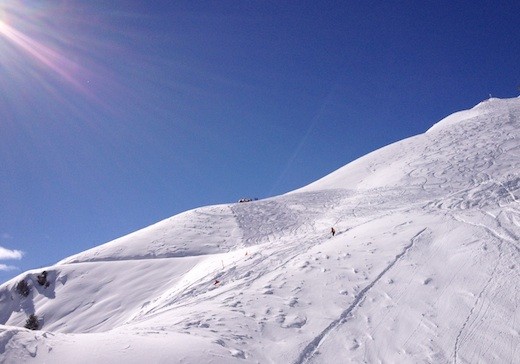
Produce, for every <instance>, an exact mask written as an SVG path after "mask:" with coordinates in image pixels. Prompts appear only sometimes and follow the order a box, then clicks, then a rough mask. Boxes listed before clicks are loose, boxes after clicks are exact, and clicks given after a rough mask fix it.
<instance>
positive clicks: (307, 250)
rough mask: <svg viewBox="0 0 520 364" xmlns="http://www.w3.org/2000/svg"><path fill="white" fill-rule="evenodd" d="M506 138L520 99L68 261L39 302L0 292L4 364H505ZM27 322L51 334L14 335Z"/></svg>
mask: <svg viewBox="0 0 520 364" xmlns="http://www.w3.org/2000/svg"><path fill="white" fill-rule="evenodd" d="M519 123H520V99H518V100H517V99H511V100H488V101H486V102H483V103H482V104H479V105H478V106H476V107H475V108H473V109H471V110H466V111H463V112H460V113H456V114H453V115H451V116H449V117H448V118H446V119H444V120H443V121H441V122H439V123H437V124H436V125H435V126H434V127H432V128H431V129H430V130H429V131H428V132H426V133H425V134H422V135H419V136H417V137H412V138H408V139H406V140H403V141H401V142H398V143H394V144H392V145H390V146H387V147H385V148H382V149H381V150H378V151H375V152H373V153H370V154H369V155H367V156H365V157H363V158H360V159H359V160H357V161H354V162H352V163H351V164H349V165H347V166H345V167H343V168H341V169H339V170H337V171H336V172H333V173H332V174H330V175H329V176H326V177H324V178H323V179H322V180H319V181H316V182H315V183H313V184H311V185H309V186H306V187H304V188H302V189H300V190H297V191H293V192H291V193H288V194H286V195H283V196H277V197H274V198H269V199H265V200H259V201H253V202H249V203H242V204H229V205H217V206H208V207H202V208H198V209H194V210H191V211H187V212H185V213H182V214H179V215H176V216H174V217H172V218H169V219H166V220H164V221H161V222H159V223H157V224H154V225H152V226H150V227H148V228H145V229H142V230H140V231H137V232H135V233H132V234H129V235H128V236H125V237H121V238H119V239H116V240H114V241H112V242H109V243H107V244H103V245H101V246H99V247H96V248H93V249H90V250H88V251H85V252H82V253H80V254H77V255H75V256H72V257H69V258H67V259H65V260H63V261H62V262H60V263H58V264H57V265H55V266H52V267H49V269H48V271H49V279H50V281H51V285H50V288H49V289H47V290H46V289H44V288H42V287H39V286H38V285H37V284H36V283H35V282H36V281H35V279H36V278H35V277H36V275H37V274H38V272H37V271H36V270H35V271H33V272H29V273H25V274H24V275H20V276H19V277H17V278H16V279H15V280H12V281H11V282H8V283H6V284H4V285H3V286H2V288H1V289H0V304H1V305H2V306H1V308H2V310H1V311H0V318H1V320H2V322H1V323H2V324H6V325H13V326H2V327H1V328H0V361H3V360H5V362H6V363H12V362H15V363H18V362H20V363H21V362H28V361H29V360H33V359H35V358H36V359H37V360H38V359H39V360H40V362H45V361H47V362H57V361H59V360H58V359H61V361H62V362H66V361H69V362H70V359H71V358H74V357H75V355H77V354H76V349H79V350H80V351H79V352H81V353H83V355H86V356H85V357H88V355H90V354H97V353H98V351H99V353H100V354H99V355H98V356H97V357H96V358H105V359H106V358H109V359H108V360H107V361H112V362H113V361H115V360H118V359H119V356H124V357H125V360H126V361H128V362H131V363H140V362H143V361H145V360H149V361H154V359H155V361H156V362H166V361H165V360H167V359H165V358H171V357H175V358H182V360H181V359H179V361H180V362H185V363H188V364H191V363H199V362H209V361H212V360H213V362H215V363H218V364H221V363H226V364H228V363H239V362H243V363H259V362H260V363H263V362H266V363H269V362H271V363H278V362H287V361H290V362H293V363H294V364H303V363H309V362H320V363H321V362H326V360H329V362H330V359H333V360H336V359H337V356H338V355H339V359H341V360H342V361H343V362H346V361H351V362H356V363H357V362H400V363H405V362H406V363H416V362H435V363H437V362H439V363H444V362H453V363H454V364H458V363H463V362H464V363H465V362H496V361H498V360H500V361H501V362H509V363H515V362H517V356H518V355H517V353H518V352H519V351H520V329H519V327H518V326H517V325H518V322H519V321H520V309H519V303H518V302H519V301H518V299H519V291H520V283H518V282H520V273H519V267H520V243H519V240H520V206H519V205H518V204H519V201H520V172H519V171H520V131H519V130H520V125H519ZM331 226H333V227H335V229H336V231H337V233H336V236H335V237H334V238H332V237H330V235H329V231H330V227H331ZM425 242H427V244H426V243H425ZM22 278H23V279H26V280H28V281H29V282H30V284H31V285H32V287H33V288H34V289H33V292H32V293H31V295H30V296H29V297H27V298H20V297H19V296H17V295H16V292H15V289H14V286H15V284H16V280H19V279H22ZM384 278H386V279H384ZM385 282H386V284H385ZM362 287H363V288H362ZM32 312H36V313H38V314H40V313H42V316H43V320H42V323H43V330H49V331H50V332H44V333H43V334H42V332H43V331H40V332H37V333H33V332H28V331H27V330H25V329H23V328H21V326H23V323H24V321H25V319H26V314H29V313H32ZM517 316H518V317H517ZM14 326H17V328H14ZM85 333H88V335H87V336H82V335H83V334H85ZM54 335H56V336H54ZM75 335H78V336H75ZM172 336H173V337H174V338H175V340H172V339H171V337H172ZM80 337H81V339H80ZM114 337H116V339H114ZM156 337H160V338H161V339H160V340H157V339H155V338H156ZM111 340H112V341H111ZM177 340H180V342H182V343H183V345H169V344H170V343H171V342H172V341H173V342H177ZM183 340H184V341H183ZM342 340H343V341H342ZM348 340H350V341H348ZM142 341H146V345H141V344H142ZM84 342H86V343H84ZM54 345H56V348H57V349H56V350H53V346H54ZM101 347H103V349H101ZM114 347H118V348H122V349H117V350H112V349H113V348H114ZM139 347H142V348H141V349H137V348H139ZM64 348H69V349H68V350H70V355H69V356H66V354H63V353H64V352H65V353H67V349H64ZM70 348H73V349H70ZM154 348H155V349H160V350H154ZM200 348H203V349H200ZM358 348H362V349H361V350H357V349H358ZM345 349H346V350H345ZM60 350H61V351H60ZM103 350H104V351H103ZM183 350H184V351H183ZM327 350H329V351H327ZM341 350H344V351H343V352H342V351H341ZM354 350H357V352H355V351H354ZM112 352H115V353H117V354H112ZM181 352H182V354H181ZM60 353H61V354H60ZM160 353H162V354H160ZM136 354H140V355H141V356H139V355H137V356H136ZM45 355H48V356H45ZM52 355H57V356H55V357H53V356H52ZM59 355H65V356H63V357H60V356H59ZM103 355H105V357H103ZM107 355H108V356H107ZM110 355H112V356H110ZM113 355H116V357H114V356H113ZM125 355H126V356H125ZM159 355H164V356H159ZM172 355H173V356H172ZM341 355H343V356H341ZM6 358H7V359H6ZM13 358H15V359H13ZM24 358H26V359H27V360H25V359H24ZM56 358H58V359H56ZM9 359H10V360H9ZM65 359H68V360H65ZM24 360H25V361H24ZM183 360H184V361H183ZM84 362H86V361H84Z"/></svg>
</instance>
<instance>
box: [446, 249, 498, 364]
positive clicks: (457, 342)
mask: <svg viewBox="0 0 520 364" xmlns="http://www.w3.org/2000/svg"><path fill="white" fill-rule="evenodd" d="M501 246H502V243H500V244H499V246H498V247H499V256H498V258H497V260H496V264H495V266H494V267H493V271H492V272H491V275H490V277H489V279H488V280H487V282H486V283H485V284H484V287H482V290H481V291H480V293H479V294H478V296H477V298H476V299H475V302H474V303H473V306H472V307H471V309H470V310H469V313H468V315H467V316H466V320H464V323H463V324H462V327H461V328H460V330H459V332H458V334H457V337H456V338H455V345H454V348H453V364H457V358H458V356H459V349H460V346H461V341H462V334H463V333H464V331H465V329H466V327H467V326H468V323H469V320H470V318H471V317H472V316H473V313H474V311H475V309H476V308H477V306H478V304H479V302H480V300H481V299H482V298H483V297H484V293H485V292H486V291H487V289H488V286H489V285H490V284H491V282H492V281H493V279H494V278H495V273H496V271H497V268H498V265H499V263H500V260H501V259H502V250H501Z"/></svg>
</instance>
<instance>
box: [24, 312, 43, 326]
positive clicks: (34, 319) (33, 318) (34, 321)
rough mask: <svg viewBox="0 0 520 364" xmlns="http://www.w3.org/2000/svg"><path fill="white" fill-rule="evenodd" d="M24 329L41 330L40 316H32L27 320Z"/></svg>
mask: <svg viewBox="0 0 520 364" xmlns="http://www.w3.org/2000/svg"><path fill="white" fill-rule="evenodd" d="M24 327H25V328H26V329H29V330H38V329H39V328H40V323H39V322H38V316H36V315H35V314H31V315H30V316H29V318H28V319H27V321H25V326H24Z"/></svg>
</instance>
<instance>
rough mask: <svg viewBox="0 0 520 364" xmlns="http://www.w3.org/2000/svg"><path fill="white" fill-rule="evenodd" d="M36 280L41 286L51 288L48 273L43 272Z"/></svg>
mask: <svg viewBox="0 0 520 364" xmlns="http://www.w3.org/2000/svg"><path fill="white" fill-rule="evenodd" d="M36 278H37V280H38V284H39V285H40V286H45V287H49V282H48V281H47V271H43V272H41V273H40V274H38V277H36Z"/></svg>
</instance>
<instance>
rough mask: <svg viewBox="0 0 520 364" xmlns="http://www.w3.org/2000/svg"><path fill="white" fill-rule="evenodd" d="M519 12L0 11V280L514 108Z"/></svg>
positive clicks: (103, 6)
mask: <svg viewBox="0 0 520 364" xmlns="http://www.w3.org/2000/svg"><path fill="white" fill-rule="evenodd" d="M519 13H520V4H517V3H514V2H508V1H497V2H493V3H489V2H485V1H471V2H470V1H457V2H452V1H441V2H435V3H428V2H414V1H404V2H393V1H390V2H377V1H366V2H351V1H346V2H345V1H331V2H326V3H322V2H314V1H286V2H285V1H284V2H264V1H250V2H242V1H219V2H212V1H200V2H196V3H194V2H191V1H176V2H174V3H172V2H169V1H163V0H160V1H156V2H153V3H146V2H139V1H121V0H116V1H113V2H110V3H109V4H107V3H106V2H102V1H99V0H93V1H89V2H88V3H85V2H81V1H77V0H73V1H68V2H55V1H50V0H43V1H39V2H30V1H28V2H18V1H14V0H2V1H0V92H1V94H0V166H1V168H0V193H1V196H0V201H2V203H1V204H0V247H3V248H4V249H6V251H10V252H13V254H14V252H23V255H22V254H20V255H19V257H18V256H17V258H16V259H15V260H14V262H15V264H14V265H7V264H3V265H1V266H0V278H2V279H3V280H6V279H9V278H10V277H13V276H14V275H16V274H19V273H21V272H22V271H24V270H27V269H30V268H38V267H42V266H46V265H50V264H53V263H55V262H56V261H58V260H61V259H62V258H64V257H66V256H69V255H72V254H75V253H77V252H80V251H83V250H86V249H88V248H91V247H93V246H97V245H99V244H102V243H104V242H106V241H110V240H113V239H115V238H117V237H120V236H122V235H125V234H127V233H130V232H133V231H136V230H138V229H139V228H142V227H145V226H148V225H150V224H152V223H154V222H157V221H159V220H162V219H164V218H166V217H169V216H172V215H175V214H177V213H180V212H182V211H186V210H189V209H191V208H195V207H198V206H203V205H213V204H219V203H230V202H234V201H237V200H238V199H239V198H242V197H258V198H264V197H270V196H273V195H278V194H283V193H286V192H289V191H292V190H295V189H297V188H300V187H302V186H304V185H307V184H309V183H311V182H313V181H315V180H317V179H319V178H321V177H323V176H325V175H326V174H328V173H330V172H332V171H334V170H336V169H338V168H340V167H342V166H343V165H345V164H347V163H349V162H350V161H352V160H355V159H356V158H358V157H361V156H363V155H365V154H367V153H369V152H371V151H373V150H376V149H378V148H380V147H383V146H385V145H388V144H390V143H393V142H395V141H398V140H402V139H404V138H407V137H409V136H412V135H416V134H420V133H423V132H424V131H426V130H427V129H428V128H429V127H431V126H432V125H433V124H434V123H436V122H437V121H439V120H441V119H442V118H444V117H445V116H447V115H449V114H451V113H453V112H455V111H459V110H463V109H467V108H471V107H473V106H474V105H476V104H477V103H479V102H480V101H482V100H484V99H486V98H487V97H488V95H490V94H491V95H493V96H494V97H501V98H505V97H513V96H517V95H518V93H519V89H518V87H519V86H520V70H519V68H518V65H517V63H518V59H520V44H519V42H515V41H514V40H515V39H519V38H520V30H519V27H518V26H517V24H518V19H517V16H516V14H519ZM9 262H13V260H9ZM2 263H4V260H3V259H2V257H1V256H0V264H2ZM15 268H16V269H15Z"/></svg>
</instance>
